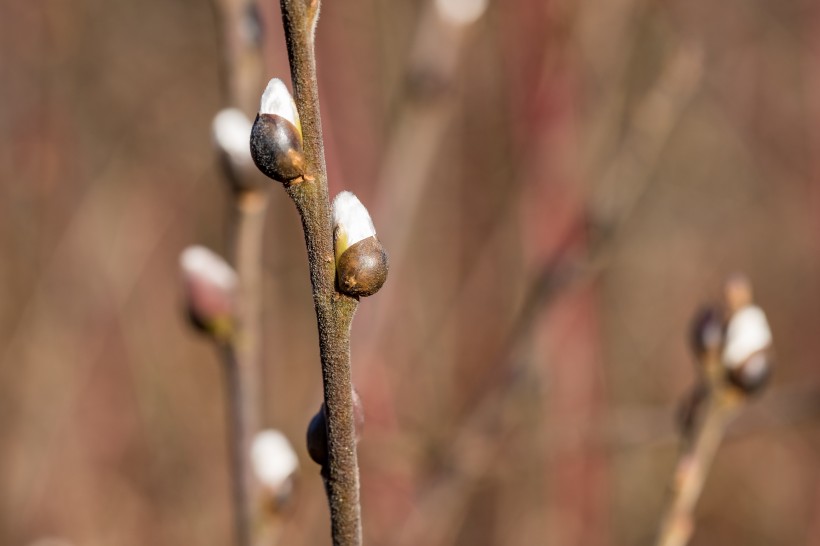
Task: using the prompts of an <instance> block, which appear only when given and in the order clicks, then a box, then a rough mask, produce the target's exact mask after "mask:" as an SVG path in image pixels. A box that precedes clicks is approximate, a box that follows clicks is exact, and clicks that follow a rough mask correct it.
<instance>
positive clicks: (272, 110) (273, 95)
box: [259, 78, 301, 127]
mask: <svg viewBox="0 0 820 546" xmlns="http://www.w3.org/2000/svg"><path fill="white" fill-rule="evenodd" d="M259 113H260V114H274V115H277V116H280V117H283V118H285V119H286V120H288V121H289V122H291V123H292V124H294V125H295V126H296V127H301V124H300V123H299V111H298V110H297V109H296V104H295V103H294V102H293V97H292V96H291V95H290V91H288V86H287V85H285V82H283V81H282V80H280V79H279V78H273V79H272V80H271V81H269V82H268V86H267V87H266V88H265V91H264V92H263V93H262V100H261V101H260V102H259Z"/></svg>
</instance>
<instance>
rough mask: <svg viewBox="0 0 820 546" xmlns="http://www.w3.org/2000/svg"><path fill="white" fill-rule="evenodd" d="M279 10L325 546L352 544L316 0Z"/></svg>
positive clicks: (349, 434)
mask: <svg viewBox="0 0 820 546" xmlns="http://www.w3.org/2000/svg"><path fill="white" fill-rule="evenodd" d="M281 5H282V20H283V24H284V28H285V39H286V41H287V48H288V58H289V60H290V68H291V77H292V80H293V95H294V100H295V102H296V106H297V108H298V110H299V116H300V119H301V123H302V132H303V138H304V152H305V159H306V163H307V170H308V173H309V176H306V177H305V179H304V180H303V181H300V182H298V183H293V184H291V185H290V186H289V187H288V188H287V191H288V194H289V195H290V196H291V198H292V199H293V201H294V202H295V203H296V207H297V209H298V211H299V214H300V216H301V218H302V227H303V228H304V232H305V244H306V246H307V254H308V264H309V267H310V280H311V283H312V286H313V303H314V306H315V308H316V319H317V324H318V329H319V352H320V357H321V361H322V379H323V382H324V396H325V408H326V416H327V436H328V463H327V465H326V467H325V468H324V469H323V476H324V478H325V486H326V491H327V496H328V503H329V505H330V518H331V534H332V538H333V544H334V545H335V546H355V545H359V544H361V540H362V539H361V535H362V532H361V515H360V507H359V469H358V464H357V460H356V444H355V431H354V421H353V398H352V396H353V394H352V393H353V391H352V382H351V373H350V325H351V322H352V320H353V315H354V313H355V311H356V307H357V305H358V300H357V299H355V298H351V297H348V296H345V295H343V294H340V293H338V292H337V291H336V289H335V274H336V273H335V260H334V250H333V229H332V222H331V216H330V202H329V200H328V190H327V171H326V168H325V157H324V146H323V143H322V126H321V120H320V115H319V92H318V86H317V81H316V60H315V55H314V30H315V25H316V20H317V17H318V12H319V1H318V0H313V1H311V2H308V1H306V0H282V2H281Z"/></svg>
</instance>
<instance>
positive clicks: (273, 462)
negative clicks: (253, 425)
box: [251, 429, 299, 503]
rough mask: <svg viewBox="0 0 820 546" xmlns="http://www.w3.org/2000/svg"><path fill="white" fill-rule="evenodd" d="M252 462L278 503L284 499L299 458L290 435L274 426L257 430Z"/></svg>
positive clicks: (263, 483) (258, 478) (265, 486)
mask: <svg viewBox="0 0 820 546" xmlns="http://www.w3.org/2000/svg"><path fill="white" fill-rule="evenodd" d="M251 466H252V468H253V472H254V474H255V475H256V479H257V480H258V481H259V483H260V484H262V486H263V487H264V488H265V490H266V491H267V493H268V494H269V495H270V497H271V498H273V499H275V500H276V502H277V503H282V502H284V501H285V500H286V499H287V497H288V496H289V495H290V492H291V489H292V487H293V480H292V478H293V475H294V474H295V473H296V471H297V470H298V468H299V458H298V457H297V456H296V452H295V451H294V450H293V448H292V447H291V445H290V442H289V441H288V439H287V437H285V435H284V434H282V433H281V432H279V431H278V430H274V429H268V430H263V431H262V432H259V433H257V434H256V436H255V437H254V439H253V443H252V445H251Z"/></svg>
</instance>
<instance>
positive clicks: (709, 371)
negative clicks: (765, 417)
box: [656, 348, 745, 546]
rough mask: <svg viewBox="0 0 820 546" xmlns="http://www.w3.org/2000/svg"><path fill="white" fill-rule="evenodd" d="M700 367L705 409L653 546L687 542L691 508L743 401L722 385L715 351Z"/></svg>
mask: <svg viewBox="0 0 820 546" xmlns="http://www.w3.org/2000/svg"><path fill="white" fill-rule="evenodd" d="M701 364H702V368H703V370H704V376H705V377H704V378H703V380H704V381H705V382H706V385H707V387H708V398H707V399H706V400H705V406H706V407H705V409H704V411H703V416H702V418H701V419H700V420H699V422H698V423H697V425H696V426H695V427H694V429H693V430H692V433H691V439H687V440H689V441H688V442H687V444H686V447H685V448H684V451H683V453H681V456H680V458H679V459H678V464H677V466H676V467H675V474H674V482H673V486H672V487H673V489H672V498H671V499H670V501H669V505H668V507H667V509H666V514H665V515H664V517H663V519H662V520H661V527H660V531H659V532H658V539H657V541H656V546H685V545H686V544H688V543H689V540H690V538H691V537H692V533H693V532H694V529H695V525H694V510H695V505H696V504H697V502H698V499H699V498H700V494H701V492H702V491H703V485H704V483H705V481H706V477H707V476H708V474H709V469H710V468H711V466H712V462H713V461H714V459H715V455H716V453H717V450H718V446H719V445H720V443H721V441H722V440H723V437H724V435H725V434H726V429H727V427H728V425H729V423H731V421H732V419H733V418H734V417H735V416H736V415H737V412H738V410H739V409H740V408H741V406H742V402H743V401H744V399H745V396H744V395H743V394H742V393H741V392H740V391H738V390H736V389H734V388H732V387H731V386H730V385H729V384H728V383H727V382H726V379H725V377H724V372H723V369H722V367H723V364H722V363H721V361H720V354H719V349H717V348H713V349H711V350H709V351H707V352H706V353H705V354H704V355H703V356H702V357H701Z"/></svg>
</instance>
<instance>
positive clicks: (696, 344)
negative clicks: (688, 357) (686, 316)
mask: <svg viewBox="0 0 820 546" xmlns="http://www.w3.org/2000/svg"><path fill="white" fill-rule="evenodd" d="M690 342H691V344H692V350H693V351H694V353H695V355H696V356H698V357H702V356H703V355H704V354H706V353H711V352H715V353H719V351H720V347H721V345H723V316H722V313H721V312H720V311H719V310H718V309H717V308H716V307H704V308H703V309H701V310H700V311H698V314H697V315H695V318H694V320H693V321H692V327H691V333H690Z"/></svg>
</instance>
